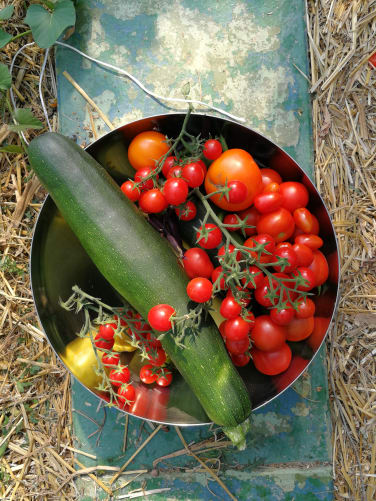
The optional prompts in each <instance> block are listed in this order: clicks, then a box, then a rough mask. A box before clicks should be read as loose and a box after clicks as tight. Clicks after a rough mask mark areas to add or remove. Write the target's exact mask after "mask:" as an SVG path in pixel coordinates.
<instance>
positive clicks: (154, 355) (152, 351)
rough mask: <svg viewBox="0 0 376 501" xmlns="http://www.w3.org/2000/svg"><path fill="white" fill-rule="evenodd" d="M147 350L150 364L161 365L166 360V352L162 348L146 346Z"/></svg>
mask: <svg viewBox="0 0 376 501" xmlns="http://www.w3.org/2000/svg"><path fill="white" fill-rule="evenodd" d="M146 351H147V352H148V362H149V364H151V365H155V366H157V367H161V366H162V365H163V364H164V363H165V362H166V358H167V357H166V352H165V351H164V349H163V348H149V347H148V348H146Z"/></svg>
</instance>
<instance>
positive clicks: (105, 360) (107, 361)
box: [102, 353, 120, 368]
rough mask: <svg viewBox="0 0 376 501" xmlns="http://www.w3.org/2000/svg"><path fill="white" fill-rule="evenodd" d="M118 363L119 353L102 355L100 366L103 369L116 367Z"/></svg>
mask: <svg viewBox="0 0 376 501" xmlns="http://www.w3.org/2000/svg"><path fill="white" fill-rule="evenodd" d="M119 362H120V355H119V353H111V354H107V353H104V354H103V357H102V364H103V365H104V366H105V367H113V368H115V367H117V366H118V365H119Z"/></svg>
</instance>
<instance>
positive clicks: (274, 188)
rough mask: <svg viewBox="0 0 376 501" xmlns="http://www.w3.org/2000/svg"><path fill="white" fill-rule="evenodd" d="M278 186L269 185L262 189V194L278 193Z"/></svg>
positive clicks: (275, 184) (276, 184) (274, 184)
mask: <svg viewBox="0 0 376 501" xmlns="http://www.w3.org/2000/svg"><path fill="white" fill-rule="evenodd" d="M279 186H280V185H279V184H278V183H269V184H267V185H266V186H265V187H264V189H263V190H262V193H279Z"/></svg>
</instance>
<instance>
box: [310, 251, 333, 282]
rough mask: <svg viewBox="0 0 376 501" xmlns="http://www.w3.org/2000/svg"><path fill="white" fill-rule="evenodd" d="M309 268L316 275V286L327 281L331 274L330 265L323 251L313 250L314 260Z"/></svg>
mask: <svg viewBox="0 0 376 501" xmlns="http://www.w3.org/2000/svg"><path fill="white" fill-rule="evenodd" d="M308 269H310V270H311V271H312V272H313V274H314V276H315V286H316V287H318V286H319V285H322V284H323V283H325V282H326V281H327V279H328V276H329V266H328V261H327V260H326V257H325V256H324V254H323V253H322V252H321V251H319V250H316V251H314V252H313V261H312V263H311V264H310V265H309V266H308Z"/></svg>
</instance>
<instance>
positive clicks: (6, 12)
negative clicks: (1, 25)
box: [0, 5, 14, 21]
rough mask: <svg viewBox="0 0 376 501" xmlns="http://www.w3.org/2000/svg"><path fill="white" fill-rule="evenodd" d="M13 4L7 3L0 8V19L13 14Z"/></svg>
mask: <svg viewBox="0 0 376 501" xmlns="http://www.w3.org/2000/svg"><path fill="white" fill-rule="evenodd" d="M13 11H14V6H13V5H8V6H7V7H4V9H1V10H0V20H1V21H4V20H5V19H9V18H11V17H12V16H13Z"/></svg>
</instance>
